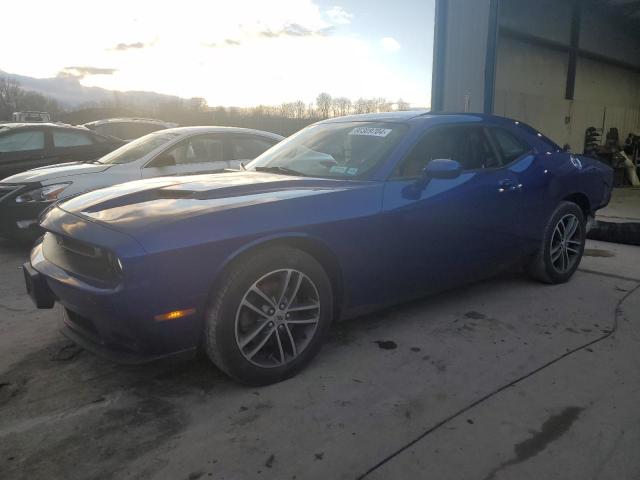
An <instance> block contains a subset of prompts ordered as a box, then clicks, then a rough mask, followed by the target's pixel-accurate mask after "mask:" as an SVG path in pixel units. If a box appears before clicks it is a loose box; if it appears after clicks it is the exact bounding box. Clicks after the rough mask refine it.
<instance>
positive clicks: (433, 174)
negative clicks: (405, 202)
mask: <svg viewBox="0 0 640 480" xmlns="http://www.w3.org/2000/svg"><path fill="white" fill-rule="evenodd" d="M461 174H462V165H460V162H458V161H456V160H449V159H446V158H438V159H435V160H431V161H430V162H429V163H427V166H426V167H424V168H423V169H422V176H421V177H420V178H418V179H417V180H416V181H415V183H412V184H411V185H407V186H406V187H405V188H404V189H403V194H404V196H405V197H406V198H409V199H410V200H417V199H419V198H420V195H421V194H422V191H423V190H424V189H425V188H427V185H429V182H430V181H431V180H433V179H434V178H435V179H439V180H451V179H454V178H458V177H459V176H460V175H461Z"/></svg>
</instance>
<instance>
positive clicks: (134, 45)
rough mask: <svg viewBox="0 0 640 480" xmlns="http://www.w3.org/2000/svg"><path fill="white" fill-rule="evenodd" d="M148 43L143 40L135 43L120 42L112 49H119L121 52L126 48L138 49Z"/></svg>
mask: <svg viewBox="0 0 640 480" xmlns="http://www.w3.org/2000/svg"><path fill="white" fill-rule="evenodd" d="M144 47H146V45H145V44H144V43H143V42H134V43H119V44H118V45H116V46H115V47H113V48H112V49H111V50H117V51H119V52H124V51H126V50H136V49H140V48H144Z"/></svg>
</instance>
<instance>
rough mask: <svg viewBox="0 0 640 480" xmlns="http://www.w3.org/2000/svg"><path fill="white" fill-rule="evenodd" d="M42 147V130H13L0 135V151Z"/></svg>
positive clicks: (38, 148)
mask: <svg viewBox="0 0 640 480" xmlns="http://www.w3.org/2000/svg"><path fill="white" fill-rule="evenodd" d="M43 148H44V132H43V131H42V130H27V131H21V132H15V133H9V134H7V135H4V136H2V137H0V152H23V151H27V150H42V149H43Z"/></svg>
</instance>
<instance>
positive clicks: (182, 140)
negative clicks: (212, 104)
mask: <svg viewBox="0 0 640 480" xmlns="http://www.w3.org/2000/svg"><path fill="white" fill-rule="evenodd" d="M283 138H284V137H282V136H280V135H277V134H274V133H269V132H263V131H260V130H250V129H245V128H234V127H180V128H171V129H167V130H160V131H157V132H154V133H150V134H149V135H145V136H144V137H141V138H139V139H137V140H134V141H133V142H131V143H128V144H127V145H125V146H123V147H120V148H118V149H117V150H114V151H113V152H111V153H109V154H108V155H105V156H104V157H102V158H100V159H98V160H94V161H91V162H71V163H63V164H58V165H54V166H49V167H41V168H34V169H32V170H27V171H26V172H22V173H18V174H16V175H12V176H10V177H7V178H5V179H4V180H2V181H0V235H2V236H5V237H12V238H20V239H31V238H35V236H37V235H38V234H39V228H38V227H37V218H38V215H39V214H40V213H41V212H42V211H43V210H44V209H45V208H46V207H48V206H49V205H50V204H51V203H52V202H55V201H57V200H60V199H63V198H68V197H71V196H74V195H77V194H80V193H84V192H88V191H90V190H95V189H98V188H103V187H108V186H111V185H116V184H119V183H124V182H128V181H131V180H139V179H143V178H151V177H163V176H168V175H191V174H199V173H215V172H221V171H223V170H225V169H237V168H239V167H240V165H241V164H242V163H243V162H245V161H250V160H253V159H254V158H256V157H257V156H258V155H260V154H262V153H263V152H264V151H266V150H268V149H269V148H271V147H272V146H273V145H275V144H276V143H278V142H279V141H280V140H282V139H283Z"/></svg>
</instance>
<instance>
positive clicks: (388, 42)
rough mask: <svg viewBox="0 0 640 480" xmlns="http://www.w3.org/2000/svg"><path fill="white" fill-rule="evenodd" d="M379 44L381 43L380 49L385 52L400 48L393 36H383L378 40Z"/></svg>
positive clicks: (395, 50)
mask: <svg viewBox="0 0 640 480" xmlns="http://www.w3.org/2000/svg"><path fill="white" fill-rule="evenodd" d="M380 45H382V49H383V50H384V51H385V52H387V53H393V52H397V51H398V50H400V43H398V41H397V40H396V39H395V38H391V37H384V38H382V39H381V40H380Z"/></svg>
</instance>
